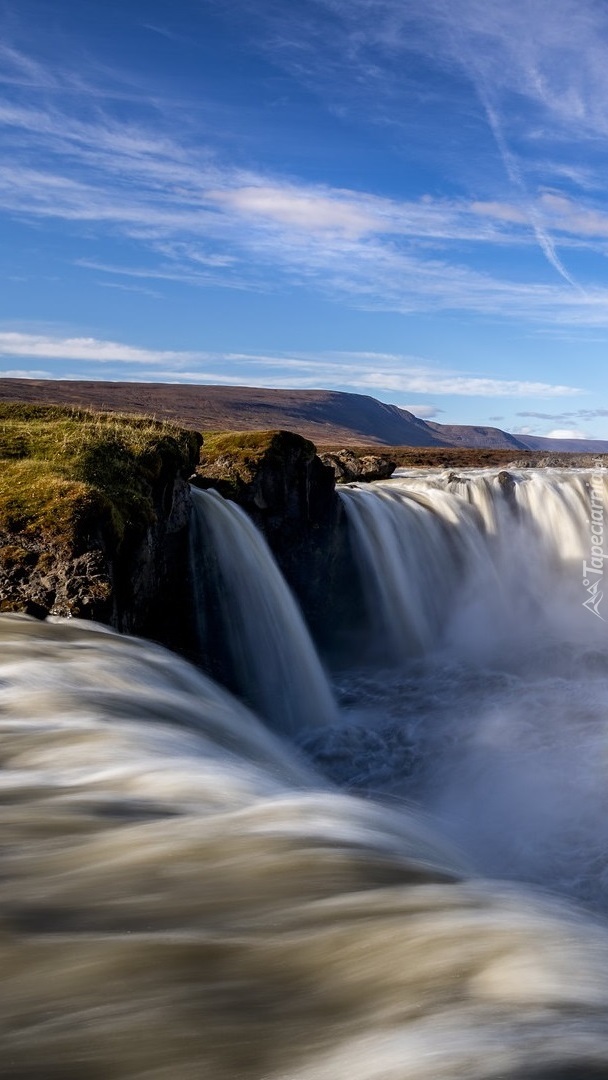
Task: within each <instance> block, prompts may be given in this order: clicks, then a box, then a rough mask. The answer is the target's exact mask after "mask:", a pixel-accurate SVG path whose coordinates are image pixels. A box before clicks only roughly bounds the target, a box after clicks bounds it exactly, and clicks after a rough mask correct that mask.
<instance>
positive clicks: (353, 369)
mask: <svg viewBox="0 0 608 1080" xmlns="http://www.w3.org/2000/svg"><path fill="white" fill-rule="evenodd" d="M0 356H8V357H11V358H17V357H18V358H20V359H22V360H23V359H25V358H28V359H34V360H41V359H45V360H60V361H64V362H70V361H77V362H80V363H84V364H87V365H102V366H103V367H106V366H107V367H113V368H114V369H116V370H118V371H119V372H120V375H119V377H120V378H122V379H127V378H128V377H129V375H128V372H129V369H131V370H132V371H133V372H134V373H135V375H136V378H137V380H140V379H141V380H145V379H152V380H156V381H165V380H166V381H175V382H200V383H220V384H221V383H229V384H235V385H249V386H278V387H301V388H315V387H317V388H324V387H327V388H332V387H335V386H341V387H342V388H343V389H350V390H358V391H363V392H365V393H370V394H372V393H381V394H387V393H388V394H390V393H399V394H401V393H415V394H425V395H427V394H432V395H433V396H437V395H457V396H465V397H468V396H476V397H512V398H522V397H523V398H525V397H531V396H534V397H546V398H555V397H575V396H577V395H579V394H582V393H584V390H583V389H581V388H579V387H575V386H566V385H560V384H552V383H545V382H533V381H530V380H518V379H500V378H493V379H490V378H486V377H484V376H480V375H476V374H472V373H469V372H458V371H446V370H445V369H441V368H438V367H435V366H433V365H430V364H429V363H428V362H426V363H425V362H424V361H423V360H421V359H420V358H418V357H411V356H404V355H396V354H392V353H375V352H362V353H358V352H351V353H345V352H327V353H322V354H317V355H310V356H306V355H296V354H293V353H289V354H275V355H273V354H267V355H261V354H258V353H217V352H209V351H202V350H201V351H192V350H189V351H185V350H184V351H179V350H170V349H150V348H145V347H140V346H135V345H128V344H124V343H122V342H116V341H104V340H99V339H96V338H90V337H54V336H51V335H48V334H32V333H21V332H18V331H5V332H0ZM32 377H34V376H32ZM411 409H412V411H413V412H416V411H417V407H416V406H411ZM420 409H422V413H421V412H420V411H419V412H418V415H426V416H431V415H435V414H437V413H438V412H440V411H441V410H440V409H438V408H437V407H436V406H428V405H421V406H419V407H418V410H420ZM425 410H426V411H425Z"/></svg>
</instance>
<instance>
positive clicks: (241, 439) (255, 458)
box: [193, 431, 364, 649]
mask: <svg viewBox="0 0 608 1080" xmlns="http://www.w3.org/2000/svg"><path fill="white" fill-rule="evenodd" d="M353 467H354V466H353ZM363 475H364V471H361V472H360V476H361V478H362V477H363ZM193 483H194V484H196V485H197V486H199V487H201V488H215V489H216V490H217V491H219V492H220V494H222V495H224V496H225V497H226V498H229V499H232V500H233V501H234V502H236V503H238V504H239V505H240V506H241V507H242V508H243V509H244V510H245V511H246V512H247V513H248V514H249V516H250V517H251V518H252V519H253V521H254V522H255V523H256V525H258V527H259V528H260V529H261V530H262V532H263V533H264V535H265V537H266V539H267V541H268V543H269V545H270V547H271V549H272V551H273V554H274V556H275V558H276V559H277V562H278V563H279V566H280V567H281V570H282V571H283V574H284V576H285V578H286V580H287V582H288V584H289V585H290V586H291V588H292V589H293V591H294V592H295V594H296V596H297V597H298V600H299V602H300V605H301V607H302V610H303V612H304V615H305V617H306V619H307V621H308V623H309V625H310V627H311V629H312V632H313V635H314V637H315V638H316V640H317V642H318V643H320V644H321V646H325V647H326V648H327V649H329V648H330V647H332V648H335V647H336V645H337V641H336V637H338V639H339V638H340V636H342V637H344V635H340V631H339V629H338V632H337V634H336V628H339V627H340V626H343V627H346V626H352V623H353V619H354V618H355V615H356V613H357V612H358V611H359V610H360V607H361V598H360V596H359V593H358V587H357V585H356V575H355V573H354V567H353V561H352V556H351V552H350V544H349V538H348V532H347V527H346V520H345V517H344V513H343V510H342V504H341V502H340V500H339V498H338V496H337V494H336V490H335V484H336V476H335V471H334V467H333V463H330V464H324V462H323V461H322V460H321V459H320V458H319V457H318V456H317V454H316V450H315V447H314V445H313V443H311V442H309V441H308V440H307V439H304V438H302V436H300V435H295V434H293V432H289V431H263V432H234V433H231V434H225V435H219V436H206V437H205V441H204V444H203V450H202V454H201V460H200V464H199V466H198V468H197V470H196V475H195V477H193ZM338 644H339V642H338Z"/></svg>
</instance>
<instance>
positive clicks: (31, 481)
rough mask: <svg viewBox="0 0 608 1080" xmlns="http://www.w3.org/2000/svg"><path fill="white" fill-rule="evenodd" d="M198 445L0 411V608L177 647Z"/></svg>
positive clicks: (157, 431)
mask: <svg viewBox="0 0 608 1080" xmlns="http://www.w3.org/2000/svg"><path fill="white" fill-rule="evenodd" d="M200 442H201V439H200V437H199V436H197V435H196V434H195V433H193V432H189V431H184V430H182V429H179V428H177V427H174V426H173V425H170V424H164V423H160V422H155V421H150V420H142V419H140V418H138V419H132V418H120V417H116V416H104V415H103V414H92V413H88V412H86V411H82V410H68V409H61V408H53V407H46V408H45V407H43V406H9V405H4V406H0V468H1V472H0V611H22V610H26V611H29V612H31V613H33V614H38V615H40V616H41V617H43V616H45V615H46V614H53V615H63V616H68V617H69V616H73V617H79V618H90V619H96V620H98V621H101V622H106V623H108V624H110V625H111V626H114V627H115V628H116V629H119V630H124V631H128V632H131V633H136V634H141V635H143V636H147V637H152V638H155V639H157V640H161V641H163V642H165V643H166V644H169V645H173V646H174V647H181V646H182V645H183V628H182V619H181V616H180V604H181V602H182V601H183V599H184V595H185V591H186V589H187V585H186V583H185V573H184V567H185V566H186V565H187V552H188V547H187V545H188V517H189V494H188V485H187V477H188V475H189V474H190V473H191V471H192V469H193V468H194V467H195V465H196V463H197V461H198V456H199V446H200Z"/></svg>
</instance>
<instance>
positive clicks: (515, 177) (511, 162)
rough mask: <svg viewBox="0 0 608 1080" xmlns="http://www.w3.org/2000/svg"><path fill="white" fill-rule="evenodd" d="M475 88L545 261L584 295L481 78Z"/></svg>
mask: <svg viewBox="0 0 608 1080" xmlns="http://www.w3.org/2000/svg"><path fill="white" fill-rule="evenodd" d="M475 88H476V90H477V93H478V96H479V100H480V101H481V104H482V105H483V108H484V111H485V114H486V117H487V120H488V124H489V125H490V130H491V131H492V134H493V136H494V139H495V141H496V145H497V147H498V151H499V153H500V156H501V159H502V163H503V165H504V167H505V170H506V173H507V176H508V177H509V180H511V182H512V183H513V184H515V186H516V187H518V188H519V190H520V191H521V192H522V193H523V194H524V195H525V196H526V210H527V213H528V218H529V222H530V225H531V226H532V229H533V232H534V236H535V237H536V241H537V243H538V246H539V247H540V249H541V251H542V253H543V255H544V256H545V258H546V260H547V262H548V263H550V264H551V266H552V267H553V268H554V270H557V272H558V274H559V275H560V277H562V278H563V279H564V281H567V282H568V284H569V285H571V286H572V288H573V289H577V291H578V292H581V293H582V294H583V295H585V290H584V289H583V287H582V285H579V283H578V281H576V280H575V279H574V278H573V277H572V276H571V275H570V274H569V273H568V271H567V270H566V267H565V266H564V264H563V262H562V261H561V259H560V257H559V255H558V254H557V251H556V250H555V244H554V243H553V240H552V239H551V237H550V236H549V234H548V233H547V231H546V230H545V228H544V227H543V225H542V223H541V220H540V217H539V215H538V212H537V210H536V209H535V207H534V205H533V203H532V201H531V199H530V195H529V192H528V189H527V186H526V182H525V180H524V177H523V174H522V171H521V169H520V167H519V165H518V163H517V160H516V159H515V157H514V155H513V154H512V153H511V151H510V150H509V147H508V146H507V143H506V140H505V137H504V134H503V130H502V125H501V123H500V119H499V117H498V114H497V113H496V110H495V109H494V108H493V106H492V104H491V103H490V100H489V98H488V94H487V92H486V89H485V87H484V85H483V82H482V80H481V79H479V78H478V79H476V80H475Z"/></svg>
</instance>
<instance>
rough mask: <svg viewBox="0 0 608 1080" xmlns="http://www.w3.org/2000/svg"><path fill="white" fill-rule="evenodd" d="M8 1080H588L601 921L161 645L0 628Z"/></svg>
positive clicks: (592, 1068) (602, 962)
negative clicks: (459, 839) (453, 845)
mask: <svg viewBox="0 0 608 1080" xmlns="http://www.w3.org/2000/svg"><path fill="white" fill-rule="evenodd" d="M0 752H1V754H2V764H3V769H2V774H1V776H2V781H1V794H2V807H3V823H2V849H3V873H2V877H1V879H0V900H1V902H2V909H3V913H4V915H3V934H2V937H1V939H0V973H1V974H0V980H1V983H2V995H1V1004H0V1015H1V1019H2V1032H1V1035H0V1045H1V1049H2V1060H3V1076H5V1077H6V1078H7V1080H17V1078H19V1080H21V1078H26V1077H27V1078H28V1080H29V1078H32V1080H34V1078H36V1080H42V1078H44V1080H91V1078H98V1080H107V1078H108V1077H112V1080H161V1078H162V1080H165V1078H168V1077H171V1080H192V1078H193V1077H205V1078H206V1080H235V1078H236V1077H238V1078H239V1080H285V1078H286V1077H289V1080H326V1078H328V1077H349V1078H352V1080H455V1078H456V1077H462V1078H466V1080H499V1078H500V1080H504V1078H509V1080H523V1078H524V1077H525V1080H556V1078H558V1077H559V1080H593V1078H595V1080H599V1078H600V1077H604V1076H606V1074H607V1072H608V975H607V972H608V929H607V928H606V927H605V926H604V925H600V924H599V923H596V922H595V921H594V920H593V919H590V918H589V917H588V916H586V915H585V914H584V913H582V912H580V911H579V912H577V911H575V910H572V909H569V908H568V907H566V906H563V905H560V904H559V903H556V902H555V901H552V900H550V899H547V898H542V897H539V896H536V895H534V894H533V893H532V892H530V891H527V890H525V889H522V888H519V887H516V886H506V885H498V884H488V883H484V882H483V881H481V880H475V879H474V878H469V879H468V880H467V879H466V878H465V877H464V876H463V869H462V866H461V865H460V862H459V859H458V857H457V856H455V855H453V854H451V853H450V852H449V850H446V846H445V845H444V844H443V843H442V842H441V841H439V840H438V839H436V838H435V837H434V836H433V835H432V833H431V832H430V831H429V829H428V826H427V825H426V824H425V823H424V822H423V821H422V820H421V819H420V817H419V816H418V815H417V814H416V813H415V812H413V811H411V810H407V809H405V808H403V807H399V808H396V809H389V808H387V807H383V806H379V805H375V804H374V803H373V802H365V801H363V800H359V799H356V798H353V797H350V796H347V795H343V794H340V793H339V792H338V791H336V790H332V789H330V788H329V787H328V786H327V785H324V784H323V783H322V782H321V781H320V780H319V779H318V778H316V777H315V775H314V774H313V773H311V772H310V771H308V770H307V769H306V768H305V767H304V766H303V765H302V764H301V763H300V761H299V760H298V759H296V758H295V757H294V756H293V754H292V753H291V751H290V750H289V748H288V746H287V744H286V743H284V742H279V741H278V740H276V739H275V738H274V737H273V736H272V735H271V733H270V732H268V731H266V730H265V729H264V728H263V726H262V725H261V723H260V722H259V721H258V720H257V719H256V718H255V717H254V716H253V715H252V714H251V713H249V712H248V711H247V710H246V709H245V708H244V707H243V706H242V705H239V704H238V703H237V702H236V701H234V699H232V698H231V697H230V696H229V695H228V694H227V693H226V692H225V691H222V690H220V689H219V688H218V687H216V686H214V685H213V684H212V683H210V681H209V680H208V679H207V678H205V677H204V676H203V675H202V674H200V673H199V672H197V671H195V670H194V669H193V668H190V667H189V666H188V665H187V664H186V663H185V662H183V661H181V660H180V659H179V658H178V657H176V656H173V655H171V654H169V653H167V652H165V651H164V650H162V649H161V648H159V647H158V646H154V645H151V644H149V643H146V642H142V641H135V640H133V639H129V638H123V637H119V636H118V635H116V634H113V633H111V632H108V631H103V630H102V629H101V628H100V627H95V626H91V625H90V624H84V623H80V624H79V623H78V622H77V621H73V622H66V621H63V620H52V621H47V622H46V623H44V624H40V623H37V622H35V621H34V620H30V619H26V618H24V617H19V616H0Z"/></svg>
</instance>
